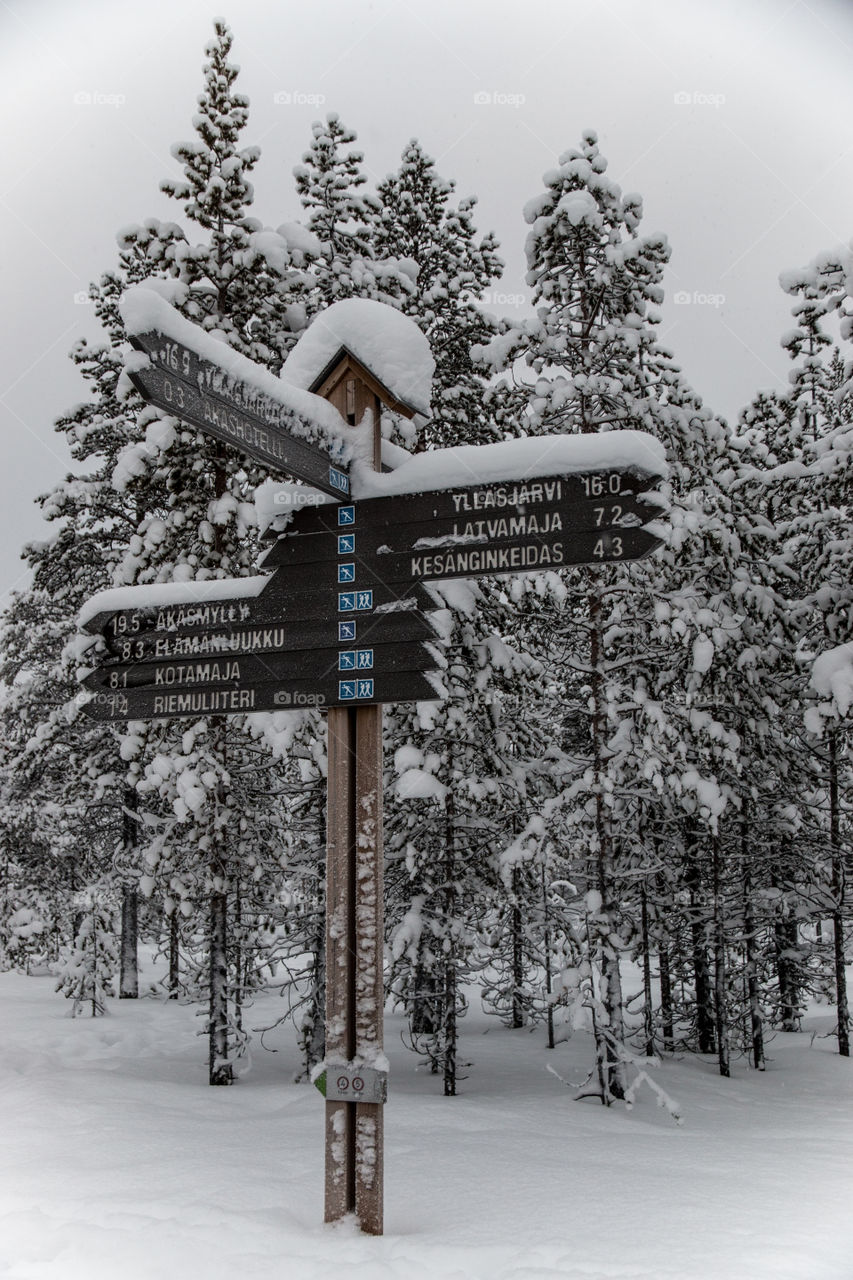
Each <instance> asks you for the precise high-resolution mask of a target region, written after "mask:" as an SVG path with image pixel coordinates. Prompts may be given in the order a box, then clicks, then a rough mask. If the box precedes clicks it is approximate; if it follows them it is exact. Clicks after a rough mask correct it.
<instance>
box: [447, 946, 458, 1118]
mask: <svg viewBox="0 0 853 1280" xmlns="http://www.w3.org/2000/svg"><path fill="white" fill-rule="evenodd" d="M457 1040H458V1025H457V1017H456V966H455V965H454V963H453V954H452V952H451V954H450V956H449V957H448V962H447V964H446V965H445V966H444V1096H445V1098H454V1097H455V1096H456V1052H457Z"/></svg>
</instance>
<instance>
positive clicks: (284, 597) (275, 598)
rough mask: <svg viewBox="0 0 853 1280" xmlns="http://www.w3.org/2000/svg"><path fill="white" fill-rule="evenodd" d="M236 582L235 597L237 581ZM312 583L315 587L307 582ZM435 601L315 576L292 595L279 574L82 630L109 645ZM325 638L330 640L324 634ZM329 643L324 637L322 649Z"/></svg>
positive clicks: (407, 591) (105, 618)
mask: <svg viewBox="0 0 853 1280" xmlns="http://www.w3.org/2000/svg"><path fill="white" fill-rule="evenodd" d="M248 581H251V580H250V579H239V578H236V579H234V582H233V586H234V590H235V592H237V591H239V589H240V585H241V582H248ZM312 582H313V585H311V583H312ZM435 608H436V603H435V600H434V599H433V598H432V596H430V595H429V594H428V592H427V591H426V589H425V588H424V587H421V586H420V585H418V584H415V585H412V586H395V585H394V584H391V585H388V584H372V585H371V586H370V587H369V588H368V589H366V590H358V589H354V587H353V585H352V584H351V583H346V584H344V585H342V586H340V587H339V586H338V584H337V582H336V581H334V578H333V577H332V576H330V579H329V581H328V582H327V583H326V584H325V585H324V584H323V583H322V582H320V581H318V575H317V574H314V575H313V578H312V579H311V580H310V581H309V582H307V583H303V584H302V585H301V586H300V587H297V588H294V589H293V590H291V589H290V588H289V586H288V583H287V581H286V579H285V577H284V576H283V575H282V574H280V573H274V574H271V575H270V577H269V580H268V583H267V585H266V586H265V587H264V589H263V591H261V592H259V591H258V590H257V588H255V590H253V592H252V593H251V594H246V595H236V594H235V595H234V596H233V597H231V598H230V599H219V600H199V601H197V602H193V601H186V602H183V603H180V604H171V603H168V602H166V603H163V604H161V605H157V604H147V603H146V604H144V605H142V606H141V607H140V608H136V609H134V608H130V609H109V608H106V609H104V610H102V611H99V612H97V613H95V614H93V615H92V616H91V617H89V618H87V620H86V622H84V623H83V624H82V627H83V630H84V631H88V632H89V633H90V634H92V635H97V634H98V633H99V632H101V633H103V634H104V636H105V638H106V639H107V641H108V643H109V644H110V645H111V646H115V645H119V644H121V643H122V642H123V641H129V640H132V639H133V638H134V637H136V636H138V635H143V634H145V633H151V632H167V633H174V634H177V633H187V632H195V631H222V630H223V628H231V627H232V626H235V627H238V628H243V629H244V630H246V629H257V628H266V629H268V628H270V627H274V626H276V625H281V624H285V625H288V626H289V625H291V624H295V623H299V622H305V621H307V622H315V621H317V622H319V621H322V620H324V619H325V620H328V622H329V624H330V625H331V624H332V623H333V622H334V621H335V620H336V619H339V618H340V619H344V618H353V617H358V618H366V617H367V616H370V617H371V618H373V617H377V618H378V617H381V616H383V611H387V612H388V613H391V612H394V611H395V610H401V611H406V610H415V609H423V610H427V611H428V610H431V609H435ZM326 634H327V637H328V635H329V633H328V631H327V633H326ZM329 643H332V641H330V640H329V639H328V638H327V639H326V644H329Z"/></svg>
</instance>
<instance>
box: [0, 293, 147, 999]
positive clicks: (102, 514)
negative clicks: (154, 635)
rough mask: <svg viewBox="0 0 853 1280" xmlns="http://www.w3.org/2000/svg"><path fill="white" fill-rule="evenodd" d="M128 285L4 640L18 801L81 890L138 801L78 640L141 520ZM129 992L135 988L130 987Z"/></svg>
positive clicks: (107, 318) (85, 351) (68, 437)
mask: <svg viewBox="0 0 853 1280" xmlns="http://www.w3.org/2000/svg"><path fill="white" fill-rule="evenodd" d="M119 280H120V277H119V276H116V275H115V274H110V275H106V276H104V277H102V278H101V280H100V282H99V283H98V284H96V285H92V286H91V287H90V296H91V298H92V300H93V302H94V307H95V313H96V316H97V318H98V320H99V322H100V323H101V325H102V327H103V329H104V331H105V332H104V339H103V340H102V341H99V342H88V341H85V340H84V341H80V342H78V343H77V344H75V347H74V348H73V350H72V352H71V359H72V360H73V361H74V363H75V365H76V366H77V368H78V369H79V371H80V373H81V375H82V377H83V379H84V380H85V382H86V383H87V387H88V393H89V394H88V398H87V399H85V400H84V401H82V402H81V403H79V404H78V405H77V406H75V408H74V409H73V410H72V411H71V412H70V413H68V414H65V415H63V416H61V417H60V418H59V419H58V420H57V423H56V430H57V432H58V433H59V434H60V435H61V436H62V437H64V440H65V442H66V443H67V446H68V449H69V451H70V454H71V457H72V458H73V460H74V462H75V464H76V468H77V474H74V475H67V476H65V477H64V478H63V479H62V480H61V481H59V482H58V483H57V484H56V485H55V486H54V487H53V489H52V490H51V491H49V492H48V493H46V494H44V495H42V496H41V497H40V498H39V500H38V501H39V504H40V506H41V509H42V513H43V515H44V517H45V519H46V520H47V521H48V522H49V523H50V525H51V526H52V528H51V536H50V537H47V538H45V539H44V540H43V541H39V542H34V543H32V544H30V545H28V546H27V547H25V548H24V552H23V555H24V558H25V559H26V560H27V562H28V563H29V566H30V568H31V570H32V586H31V587H30V588H28V589H27V590H25V591H22V592H21V593H19V594H18V595H17V596H16V597H14V598H13V600H12V601H11V603H10V606H9V608H8V610H7V613H6V616H5V620H4V630H3V654H4V661H3V667H2V676H3V679H4V681H5V682H6V683H7V685H8V686H9V694H8V697H7V699H6V700H5V703H4V707H3V712H2V715H3V719H4V722H5V735H4V736H5V742H6V750H7V765H8V775H7V776H8V788H9V790H8V795H9V799H10V802H11V801H14V803H15V804H16V805H17V806H27V807H28V808H29V809H30V810H31V811H32V813H33V816H34V819H35V821H36V822H37V823H39V822H41V820H42V818H43V817H44V816H45V815H46V814H47V813H53V814H58V815H61V816H60V817H59V818H56V819H54V820H53V821H52V828H53V829H54V830H55V829H56V828H57V827H60V828H64V829H65V830H66V832H67V835H66V836H65V837H63V838H62V842H63V845H64V847H68V848H70V849H75V853H74V857H75V861H76V870H75V873H74V877H73V879H74V881H75V882H76V887H79V883H80V879H79V877H82V878H83V881H84V882H85V881H87V880H88V881H91V880H93V879H101V880H104V878H105V877H108V876H111V875H113V876H114V871H113V870H112V852H113V849H114V848H115V847H117V846H118V845H119V844H121V843H122V842H123V840H124V839H125V837H126V830H125V828H126V819H125V817H124V814H123V809H124V804H125V801H126V799H127V798H128V794H129V793H128V790H127V785H126V782H125V779H124V772H125V770H124V766H123V765H122V763H121V760H120V757H119V752H118V743H117V739H116V736H115V734H114V733H113V732H112V731H111V730H110V729H107V728H104V727H103V726H98V725H95V724H93V723H92V722H91V721H90V720H88V719H87V718H86V717H85V716H83V715H80V714H77V713H76V712H77V710H78V708H77V701H76V695H77V694H78V686H77V683H76V675H77V670H78V668H79V666H80V665H81V663H83V664H85V663H86V661H87V660H86V659H85V657H84V656H83V654H82V651H81V649H80V647H79V646H78V645H77V644H76V643H75V642H74V637H75V633H76V619H77V614H78V611H79V609H80V606H81V604H82V603H83V601H84V600H85V599H86V598H87V597H88V596H89V595H91V594H93V593H94V592H95V591H97V590H99V589H101V588H103V587H104V586H107V585H109V583H110V580H111V570H112V567H113V566H114V565H115V563H116V562H117V560H118V559H119V557H120V555H121V554H122V553H123V549H124V547H125V545H126V543H127V540H128V539H129V537H130V536H131V534H132V531H133V529H134V528H135V525H136V521H137V518H138V511H137V510H136V509H135V508H134V506H133V504H130V503H128V502H127V501H126V500H125V499H123V498H122V497H121V496H120V495H118V494H117V493H116V491H115V489H114V487H113V485H112V483H111V474H112V470H113V468H114V466H115V464H116V460H117V457H118V455H119V453H120V452H121V450H122V449H123V448H124V447H125V445H126V444H127V442H128V441H129V440H130V439H132V437H133V433H134V431H135V422H134V414H133V413H132V412H131V411H129V410H128V408H127V407H125V406H123V405H121V404H120V403H119V401H118V399H117V396H116V387H117V383H118V379H119V376H120V371H121V356H120V352H119V349H118V348H119V344H120V342H121V337H122V332H121V324H120V321H119V319H118V316H117V313H116V309H115V298H116V295H117V291H118V288H119ZM98 856H100V857H101V863H100V864H99V865H97V866H96V865H95V861H96V859H97V857H98ZM51 878H52V877H48V879H51ZM104 882H105V880H104ZM116 888H118V883H117V881H116ZM134 896H135V888H134V886H133V884H132V883H130V882H128V883H126V885H125V889H124V898H125V903H126V904H127V905H130V904H132V903H133V900H134ZM70 914H71V912H70V907H69V918H70ZM125 923H126V925H127V929H126V936H125V947H124V950H125V955H126V957H127V958H128V959H129V958H130V957H131V953H132V952H135V947H136V940H135V936H134V934H133V931H132V928H131V926H132V924H133V920H132V918H130V917H129V915H128V914H126V916H125ZM124 989H125V992H127V991H128V990H129V989H130V983H129V982H128V983H126V984H125V988H124Z"/></svg>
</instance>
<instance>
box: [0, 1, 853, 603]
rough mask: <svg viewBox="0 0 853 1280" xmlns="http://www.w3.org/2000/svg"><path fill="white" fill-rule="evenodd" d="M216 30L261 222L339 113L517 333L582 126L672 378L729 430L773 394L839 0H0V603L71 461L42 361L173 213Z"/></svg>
mask: <svg viewBox="0 0 853 1280" xmlns="http://www.w3.org/2000/svg"><path fill="white" fill-rule="evenodd" d="M220 15H221V16H223V17H225V18H226V20H227V21H228V22H229V24H230V25H231V27H232V30H233V32H234V36H235V43H234V50H233V54H232V56H233V57H234V59H235V60H236V61H237V62H238V63H239V64H240V66H241V69H242V70H241V76H240V80H239V85H240V87H241V89H242V90H243V91H244V92H245V93H247V94H248V95H249V97H250V99H251V111H250V123H249V127H248V129H247V130H246V132H245V135H244V139H245V142H246V143H258V144H260V146H261V148H262V152H263V154H262V157H261V161H260V163H259V165H258V167H257V169H256V171H255V190H256V202H255V212H256V214H257V216H258V217H259V218H261V219H262V220H263V221H264V222H265V223H267V224H269V225H273V226H275V225H277V224H278V223H280V222H282V221H284V220H285V219H291V218H294V217H298V216H299V214H300V210H299V205H298V201H297V199H296V196H295V193H294V186H293V179H292V169H293V166H294V165H295V164H297V163H298V162H299V161H300V159H301V156H302V153H303V151H304V150H305V149H306V147H307V145H308V141H309V139H310V133H311V122H312V121H313V120H315V119H318V118H321V117H322V116H324V115H325V114H326V113H327V112H329V111H337V112H338V113H339V114H340V115H341V117H342V119H343V120H344V122H345V123H346V124H348V125H349V126H350V127H351V128H354V129H355V130H356V131H357V133H358V135H359V145H360V146H361V148H362V149H363V151H364V153H365V167H366V169H367V171H368V173H369V174H370V176H371V178H372V179H380V178H382V177H383V176H384V175H385V174H386V173H387V172H389V171H390V170H391V169H393V168H395V167H396V165H397V162H398V160H399V155H400V152H401V150H402V148H403V146H404V145H405V143H406V142H407V141H408V139H409V138H410V137H413V136H417V137H419V138H420V139H421V141H422V143H423V144H424V146H425V147H426V149H427V150H428V151H429V152H430V154H431V155H432V156H433V157H435V158H436V160H437V161H438V163H439V169H440V172H441V173H442V174H443V175H444V176H445V177H452V178H455V179H456V182H457V192H458V194H460V195H469V194H475V195H477V196H478V197H479V212H478V225H479V227H480V229H481V230H483V231H485V230H488V229H493V230H495V231H496V232H497V234H498V236H499V238H500V241H501V245H502V255H503V257H504V259H505V261H506V263H507V268H506V273H505V276H504V279H503V281H502V282H501V284H500V286H499V287H498V289H497V290H496V293H497V294H498V296H497V297H496V298H495V299H493V300H492V309H493V310H496V311H498V312H502V313H505V314H516V315H517V314H520V313H521V312H522V311H523V310H524V308H525V306H526V286H525V283H524V251H523V250H524V236H525V231H526V228H525V225H524V223H523V220H522V217H521V209H522V207H523V205H524V204H525V202H526V201H527V200H528V199H530V198H531V197H532V196H533V195H535V194H537V192H538V191H539V190H541V186H542V182H541V178H542V174H543V172H544V171H545V170H546V169H547V168H549V167H551V166H552V165H553V164H554V162H555V160H556V158H557V156H558V155H559V154H560V153H561V152H562V151H564V150H566V149H567V148H568V147H571V146H575V145H576V144H577V143H578V141H579V138H580V134H581V131H582V130H583V129H584V128H587V127H591V128H594V129H596V130H597V131H598V134H599V140H600V146H601V149H602V151H603V152H604V154H605V155H606V156H607V157H608V159H609V161H610V169H609V172H610V174H611V176H612V177H613V178H614V179H615V180H616V181H617V182H619V183H620V185H621V186H622V187H623V189H624V190H629V191H639V192H640V193H641V194H642V196H643V197H644V203H645V220H644V227H645V229H646V230H648V231H652V230H661V231H664V232H666V234H667V235H668V237H669V240H670V244H671V246H672V250H673V255H672V264H671V267H670V269H669V271H668V273H667V288H668V297H667V303H666V305H665V307H664V324H663V326H662V329H663V337H664V341H665V342H666V343H667V345H669V346H670V347H671V348H672V349H673V351H674V352H675V355H676V357H677V358H678V359H679V361H680V363H681V364H682V367H683V368H684V370H685V373H686V375H687V377H688V378H689V379H690V381H691V382H692V383H693V385H694V386H695V387H696V388H697V389H698V390H699V391H700V393H701V394H702V395H703V396H704V398H705V400H706V401H707V402H708V403H709V404H710V405H711V406H712V407H713V408H715V409H716V410H718V411H719V412H722V413H724V414H726V415H727V416H728V417H730V418H735V417H736V416H737V413H738V411H739V409H740V408H741V407H742V406H743V405H744V404H745V403H747V402H748V401H749V400H750V399H751V397H752V395H753V394H754V392H755V391H756V390H757V389H759V388H769V387H773V386H777V387H778V386H780V385H782V384H783V383H784V382H785V379H786V377H787V359H786V357H785V355H784V353H783V352H782V351H781V349H780V347H779V337H780V335H781V333H782V332H783V331H784V330H785V329H786V328H788V327H790V317H789V301H790V300H789V299H787V298H786V297H785V295H784V294H783V293H782V292H781V290H780V289H779V287H778V283H777V277H778V274H779V272H780V271H781V270H783V269H786V268H789V267H794V266H798V265H800V264H801V263H803V262H805V261H807V260H808V259H809V258H811V257H812V256H813V255H814V254H815V253H816V252H818V251H819V250H821V249H823V248H831V247H833V246H835V245H837V244H838V243H839V242H842V241H849V240H850V238H851V236H853V134H851V128H850V121H851V119H853V110H851V108H853V76H851V70H850V69H851V66H853V3H851V2H850V0H809V2H808V3H804V2H803V0H736V2H731V0H709V2H708V3H706V2H705V0H537V3H536V4H535V5H533V4H529V3H528V4H524V3H519V2H518V0H514V2H513V3H509V2H508V0H473V2H470V3H469V2H466V0H455V2H454V0H430V3H429V4H414V3H410V0H312V2H311V3H310V4H307V3H306V4H302V5H297V4H294V3H276V2H275V0H241V3H240V4H239V5H235V6H234V7H233V8H231V9H230V10H229V9H228V8H227V7H226V6H224V5H211V4H209V3H207V2H206V0H144V2H143V0H139V3H134V4H130V3H127V2H126V0H125V2H124V3H117V2H116V0H112V2H110V3H106V2H101V0H78V2H76V3H74V4H68V3H67V2H66V3H59V2H56V0H0V62H1V63H2V76H0V91H2V98H3V121H4V134H5V137H4V148H3V152H4V157H5V164H4V166H3V172H2V176H0V243H2V284H3V307H2V334H0V431H1V432H2V440H3V461H4V466H3V468H2V472H0V484H1V485H2V490H1V491H0V531H2V539H0V597H2V595H3V594H5V593H6V592H7V591H9V590H11V589H14V588H15V586H16V585H21V584H22V583H23V581H25V579H24V578H23V577H22V564H21V561H20V560H19V559H18V556H19V551H20V547H21V544H22V542H23V541H24V540H25V539H27V538H33V537H39V536H42V535H43V532H44V529H45V526H44V523H43V522H42V520H41V517H40V514H39V512H38V509H37V508H36V507H35V505H34V503H33V499H34V497H35V495H36V494H37V493H38V492H40V491H42V490H44V489H47V488H49V487H50V486H51V485H52V484H54V483H55V482H56V481H57V479H59V478H60V477H61V475H63V474H64V472H65V471H66V470H67V468H68V465H69V459H68V457H67V454H66V453H65V451H64V446H63V442H62V441H61V440H60V439H59V438H58V437H56V435H55V433H54V431H53V429H52V422H53V419H54V418H55V417H56V415H57V414H59V413H60V412H62V411H64V410H67V409H68V408H69V407H70V406H71V405H73V404H74V403H75V402H76V401H78V400H80V399H82V398H83V397H84V395H85V384H84V383H83V382H82V379H80V378H79V376H78V374H77V373H76V371H75V370H74V368H73V366H72V365H71V363H70V362H69V360H68V359H67V352H68V350H69V348H70V346H71V344H72V342H73V341H74V340H75V339H76V338H78V337H79V336H81V335H84V334H86V335H89V336H95V334H96V332H97V330H96V326H95V325H94V321H93V317H92V314H91V308H90V307H88V306H87V305H86V303H85V301H81V299H83V298H85V291H86V287H87V284H88V282H89V281H90V280H92V279H94V278H96V277H97V276H98V275H99V273H100V272H101V271H102V270H105V269H107V268H109V267H110V266H112V265H113V263H114V259H115V233H116V231H117V230H118V228H119V227H121V226H123V225H125V224H127V223H132V222H138V221H140V220H141V219H142V218H144V217H146V216H148V215H152V214H153V215H156V216H159V217H171V218H175V219H176V220H179V219H180V216H181V215H180V210H179V206H178V205H177V204H176V203H175V202H173V201H169V200H168V199H166V197H164V196H161V195H160V194H159V191H158V184H159V181H160V179H161V178H162V177H164V176H166V175H167V174H169V173H174V172H176V171H177V166H176V164H175V162H174V161H173V160H172V159H171V156H170V152H169V148H170V145H171V144H172V143H173V142H174V141H177V140H179V139H183V138H188V137H191V136H193V135H192V128H191V117H192V113H193V109H194V105H195V97H196V95H197V94H198V92H199V91H200V89H201V65H202V62H203V57H204V46H205V44H206V42H207V40H208V39H209V37H210V35H211V32H212V21H213V18H214V17H215V16H220Z"/></svg>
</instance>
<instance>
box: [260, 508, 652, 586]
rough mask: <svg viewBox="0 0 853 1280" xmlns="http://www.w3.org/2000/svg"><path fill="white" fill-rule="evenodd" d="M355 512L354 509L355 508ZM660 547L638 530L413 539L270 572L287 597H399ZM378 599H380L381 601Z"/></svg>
mask: <svg viewBox="0 0 853 1280" xmlns="http://www.w3.org/2000/svg"><path fill="white" fill-rule="evenodd" d="M356 510H358V508H356ZM659 546H660V539H659V538H656V537H655V536H654V535H653V534H651V533H649V532H648V530H646V529H643V528H639V527H624V528H623V527H621V526H617V527H615V528H614V527H610V528H605V529H593V530H588V531H575V530H569V531H567V532H560V533H556V532H555V533H551V534H548V535H544V536H543V535H538V534H537V535H536V536H532V537H531V536H528V537H526V538H512V539H510V538H508V539H506V540H503V541H500V542H490V541H488V540H485V539H483V540H480V539H477V538H466V537H457V538H453V537H447V538H441V537H439V538H429V539H426V538H425V539H419V540H418V541H417V542H416V544H415V547H414V548H413V549H412V550H411V551H410V552H394V551H391V550H390V548H386V547H380V548H379V550H378V551H376V552H372V553H371V552H362V550H361V548H360V546H359V543H358V540H357V538H356V544H355V550H354V551H353V552H351V553H350V554H351V556H352V559H338V560H335V561H332V560H329V561H327V562H322V561H320V562H309V563H302V564H300V563H296V564H292V565H286V566H283V567H281V568H279V569H277V571H276V575H275V576H276V589H277V590H281V589H282V588H286V592H287V595H286V598H287V599H289V598H291V593H295V592H300V591H306V590H308V587H309V584H310V583H312V582H315V583H317V584H318V587H319V586H320V585H321V584H322V585H328V583H330V582H331V583H332V584H333V585H336V586H338V587H340V588H341V589H342V590H343V589H344V588H346V587H347V586H354V585H355V584H356V583H357V584H358V586H359V588H360V591H361V593H362V594H364V593H365V592H368V593H369V592H371V591H372V593H373V595H374V596H376V598H379V595H380V594H381V593H388V592H389V591H390V592H393V591H397V592H398V593H401V592H405V591H406V590H408V589H409V584H417V583H426V582H442V581H444V580H446V579H449V578H473V577H477V576H478V575H479V574H484V573H492V574H505V573H530V572H533V571H535V570H546V569H563V568H566V567H567V566H570V565H581V564H611V563H615V562H618V561H620V560H640V559H642V558H643V557H644V556H647V555H649V554H650V553H651V552H652V551H654V549H655V548H656V547H659ZM383 598H384V596H383Z"/></svg>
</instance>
